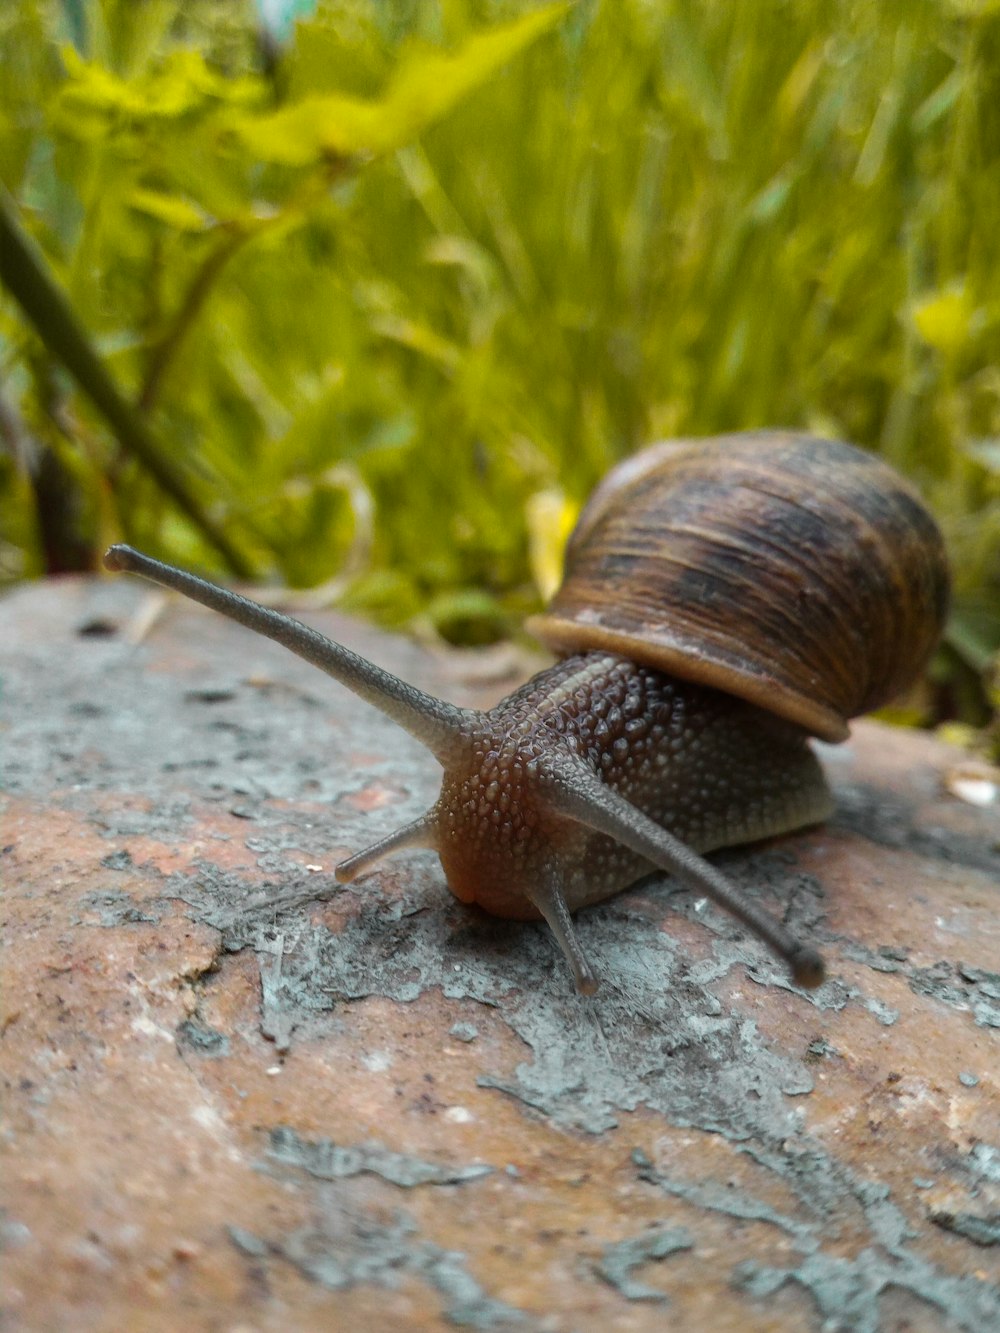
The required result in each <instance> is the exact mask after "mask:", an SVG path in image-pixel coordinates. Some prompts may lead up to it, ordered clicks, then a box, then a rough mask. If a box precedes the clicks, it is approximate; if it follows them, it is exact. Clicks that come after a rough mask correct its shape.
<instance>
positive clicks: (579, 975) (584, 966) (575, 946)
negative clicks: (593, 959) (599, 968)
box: [531, 861, 600, 995]
mask: <svg viewBox="0 0 1000 1333" xmlns="http://www.w3.org/2000/svg"><path fill="white" fill-rule="evenodd" d="M531 901H532V902H533V903H534V904H535V906H536V907H537V908H538V910H539V912H541V914H542V916H543V917H544V918H545V920H546V922H547V924H548V927H549V929H550V930H551V931H552V934H553V937H554V938H555V941H556V943H557V944H558V945H559V948H560V949H561V950H562V951H563V954H564V955H565V958H566V961H567V962H568V963H569V965H570V967H571V968H572V969H573V980H574V981H575V982H576V988H577V990H578V991H579V992H580V994H581V995H593V994H594V993H595V992H596V991H597V989H598V987H599V986H600V981H599V979H598V977H597V975H596V973H595V972H594V970H593V968H592V967H591V966H590V963H589V962H588V961H587V956H586V954H585V953H584V952H583V948H582V946H581V944H580V941H579V939H578V938H577V934H576V930H575V929H574V926H573V918H572V916H571V915H570V910H569V907H568V905H567V903H566V894H565V891H564V889H563V882H562V876H561V875H560V873H559V867H558V866H557V865H556V864H555V863H554V862H551V861H550V862H549V863H548V864H547V865H546V866H545V867H544V869H543V871H542V878H541V881H540V882H539V883H537V884H536V885H535V886H534V887H533V889H532V891H531Z"/></svg>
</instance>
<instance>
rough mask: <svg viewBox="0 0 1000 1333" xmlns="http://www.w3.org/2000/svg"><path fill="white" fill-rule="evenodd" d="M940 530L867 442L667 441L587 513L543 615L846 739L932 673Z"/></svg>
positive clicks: (944, 594) (539, 623) (943, 568)
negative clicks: (852, 728)
mask: <svg viewBox="0 0 1000 1333" xmlns="http://www.w3.org/2000/svg"><path fill="white" fill-rule="evenodd" d="M948 587H949V579H948V565H947V559H946V556H945V551H944V545H943V542H942V539H941V534H940V532H939V531H938V528H937V525H936V524H935V522H934V520H933V518H932V517H931V516H930V514H929V513H928V512H927V510H926V509H925V508H924V505H923V503H922V501H921V500H920V498H919V497H918V496H917V494H916V493H915V491H913V490H912V489H911V487H910V486H909V485H908V484H907V483H906V482H905V481H903V479H902V478H901V477H900V476H899V475H898V474H897V473H896V472H895V471H893V470H892V469H891V468H890V467H887V466H886V464H884V463H883V462H881V460H879V459H878V458H876V457H874V456H873V455H871V454H867V453H865V452H863V451H862V450H860V449H856V448H855V447H854V446H853V445H849V444H843V443H840V442H837V441H832V440H823V439H817V438H815V437H812V436H808V435H802V434H795V433H790V432H789V433H785V432H775V431H762V432H759V433H752V434H741V435H723V436H718V437H715V438H713V439H709V440H678V441H670V442H669V443H665V444H659V445H653V446H651V447H650V448H648V449H646V450H644V451H643V452H642V453H640V454H637V455H636V456H635V457H633V458H631V459H628V460H627V461H626V462H625V463H623V464H621V465H620V466H619V467H617V468H616V469H614V470H613V471H612V472H611V473H610V474H609V475H608V476H607V477H606V478H605V480H604V481H603V482H602V483H601V485H600V486H599V487H598V488H597V490H596V491H595V492H594V494H593V496H592V497H591V499H590V501H589V503H588V504H587V506H586V508H585V509H584V511H583V513H582V514H581V516H580V520H579V522H578V524H577V526H576V529H575V530H574V533H573V535H572V537H571V539H570V543H569V547H568V549H567V554H566V572H565V578H564V582H563V584H562V587H561V588H560V589H559V591H558V592H557V593H556V596H555V598H554V599H553V601H552V604H551V606H550V607H549V609H548V611H547V612H545V613H544V614H543V615H540V616H537V617H535V618H534V620H533V621H532V622H531V623H530V626H529V627H530V628H531V629H532V631H533V632H534V633H535V634H536V635H538V637H539V638H541V639H542V640H543V641H544V642H545V643H546V644H547V645H548V646H549V647H551V648H553V649H554V650H556V651H558V652H561V653H565V652H581V651H583V650H585V649H588V648H591V649H603V650H607V651H611V652H615V653H620V654H621V655H622V656H623V657H628V658H630V659H632V660H633V661H638V662H642V663H644V664H645V665H648V666H655V667H657V668H659V669H660V670H662V671H665V672H668V673H670V674H672V675H674V676H678V677H680V678H682V679H686V680H692V681H696V682H698V683H699V684H703V685H710V686H714V687H715V688H717V689H720V690H724V691H725V692H727V693H729V694H733V695H736V696H737V697H740V698H743V699H746V700H747V701H748V702H750V703H753V704H757V705H758V706H759V707H762V708H766V709H768V710H769V711H771V712H773V713H776V714H778V715H779V716H780V717H784V718H787V719H788V720H789V721H792V722H796V723H798V724H799V725H800V726H802V727H804V728H805V729H806V730H807V731H808V732H809V733H810V734H811V735H814V736H819V737H822V738H823V739H824V740H828V741H840V740H843V739H844V738H845V737H846V736H847V734H848V728H847V722H848V719H849V718H852V717H857V716H858V715H859V714H861V713H866V712H869V711H871V710H872V709H874V708H878V707H879V706H880V705H882V704H884V703H886V702H887V701H888V700H889V699H891V698H892V697H893V696H894V695H896V694H898V693H899V692H900V691H901V690H902V689H904V688H905V687H906V686H907V685H908V684H910V683H911V682H912V681H913V680H914V679H915V678H916V677H917V675H918V674H919V672H920V670H921V669H922V667H923V666H924V664H925V663H926V661H927V658H928V657H929V655H930V653H931V652H932V651H933V648H934V646H935V644H936V643H937V641H938V638H939V637H940V633H941V628H942V625H943V623H944V617H945V614H946V611H947V605H948Z"/></svg>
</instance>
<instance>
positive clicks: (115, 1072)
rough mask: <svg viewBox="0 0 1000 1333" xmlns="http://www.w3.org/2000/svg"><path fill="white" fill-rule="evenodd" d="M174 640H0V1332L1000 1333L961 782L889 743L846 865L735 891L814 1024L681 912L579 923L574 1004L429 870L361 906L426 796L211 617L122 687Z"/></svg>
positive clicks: (861, 760)
mask: <svg viewBox="0 0 1000 1333" xmlns="http://www.w3.org/2000/svg"><path fill="white" fill-rule="evenodd" d="M153 596H155V594H153ZM149 599H150V594H149V593H148V592H147V591H146V589H145V588H143V587H142V586H141V585H138V584H135V583H131V582H129V581H127V580H116V581H109V582H106V583H92V582H87V581H67V582H62V583H58V584H48V585H45V586H39V587H37V588H24V589H21V590H19V591H17V592H16V593H14V594H12V595H11V596H9V597H8V598H7V599H6V601H5V602H3V603H2V604H0V671H2V675H3V696H2V708H3V713H2V727H3V731H2V732H0V745H2V783H3V789H4V794H3V796H2V798H0V799H2V806H0V811H2V836H0V848H2V851H0V874H2V883H3V903H4V916H5V925H4V940H5V955H4V963H3V989H2V1000H0V1034H2V1044H0V1060H2V1072H3V1078H4V1082H5V1092H4V1098H3V1116H4V1118H3V1135H2V1139H0V1153H2V1158H3V1160H2V1162H0V1179H2V1186H0V1188H2V1193H3V1204H4V1213H3V1215H2V1223H0V1226H2V1233H3V1237H2V1238H3V1241H4V1243H5V1246H6V1250H5V1254H4V1260H3V1284H2V1295H0V1305H2V1309H3V1313H4V1315H5V1317H6V1320H7V1324H8V1326H10V1327H12V1328H17V1329H22V1328H23V1329H53V1328H70V1327H72V1328H74V1329H124V1328H142V1329H150V1330H159V1329H163V1330H173V1329H176V1328H177V1327H179V1326H181V1325H183V1326H185V1327H190V1328H194V1329H213V1330H214V1329H219V1330H228V1331H229V1333H236V1330H267V1329H282V1330H284V1329H289V1328H294V1329H313V1328H332V1327H337V1328H354V1327H365V1326H369V1327H372V1328H385V1327H404V1328H439V1327H447V1326H449V1324H460V1325H463V1326H473V1327H483V1328H491V1327H494V1328H504V1327H508V1326H513V1327H516V1326H523V1327H527V1328H533V1329H544V1330H553V1331H555V1333H560V1331H561V1330H570V1329H583V1328H600V1329H610V1330H616V1329H621V1330H626V1329H628V1330H645V1329H650V1330H652V1329H660V1328H663V1327H664V1326H665V1323H666V1321H667V1320H668V1319H669V1321H670V1322H669V1326H670V1327H671V1328H676V1329H681V1330H689V1329H690V1330H703V1329H708V1328H711V1329H713V1330H715V1329H723V1330H724V1329H728V1328H740V1329H744V1328H747V1327H751V1328H754V1329H775V1330H779V1329H782V1330H783V1329H799V1328H802V1327H813V1328H819V1327H821V1326H825V1327H827V1328H836V1329H851V1330H854V1329H857V1330H866V1329H870V1330H875V1329H903V1328H906V1329H912V1330H922V1329H927V1330H931V1329H935V1330H937V1329H942V1328H945V1329H950V1328H955V1329H969V1330H971V1329H976V1330H980V1329H985V1328H989V1327H991V1326H997V1325H998V1324H1000V1243H998V1241H1000V1235H998V1216H1000V1089H998V1068H1000V1062H998V1037H1000V976H998V975H997V974H998V973H1000V913H998V907H1000V813H998V811H997V809H996V808H995V807H993V808H986V809H981V808H976V807H974V806H971V805H966V804H964V803H962V802H961V801H959V800H957V799H956V798H955V797H954V796H953V795H951V794H950V793H949V792H948V790H947V786H946V783H945V780H944V779H945V775H946V773H947V771H948V768H949V766H950V765H951V764H952V763H953V762H954V755H953V753H952V752H950V751H948V750H947V749H946V748H945V747H943V746H940V745H938V744H936V743H935V742H934V741H932V740H929V739H926V738H921V737H915V736H912V735H903V734H900V733H896V732H892V731H889V730H887V729H886V728H883V727H879V726H877V725H876V724H873V723H862V724H859V725H858V726H857V727H856V729H855V733H854V737H853V739H852V741H851V742H850V743H849V744H848V746H846V747H840V748H838V749H835V750H827V751H824V757H825V759H826V760H827V762H828V766H829V769H830V772H831V775H832V777H833V780H834V783H835V786H836V789H837V792H838V797H839V812H838V814H837V816H836V818H835V819H834V820H833V821H831V823H830V824H828V825H827V826H825V827H824V828H822V829H818V830H815V831H813V832H810V833H808V834H802V835H799V836H796V837H790V838H785V839H782V840H780V841H775V842H773V843H770V844H767V845H765V846H759V847H756V848H752V849H747V850H740V851H734V852H729V853H726V854H725V855H723V856H720V857H719V861H720V863H721V864H724V865H725V867H726V870H727V872H728V873H729V874H731V875H732V876H733V877H734V878H736V879H738V880H739V882H740V883H741V884H742V885H743V886H744V887H745V888H746V889H747V890H748V891H750V892H754V893H759V894H760V897H761V899H762V900H763V901H764V902H765V903H767V904H768V905H769V906H770V907H771V908H772V910H775V911H777V912H779V913H784V914H785V916H786V917H787V919H788V920H790V921H791V922H792V923H793V925H794V926H795V928H796V929H797V930H799V931H801V932H802V933H803V934H805V935H806V936H807V937H809V938H810V939H811V940H813V941H815V942H817V943H818V944H819V945H820V947H821V948H822V949H823V951H824V953H825V955H826V957H827V960H828V964H829V968H830V977H831V979H830V980H829V981H828V982H827V984H826V985H825V986H824V987H823V988H822V989H821V990H820V991H818V992H816V993H815V994H812V995H810V994H807V993H804V992H801V991H798V990H796V989H794V988H792V987H790V986H789V985H788V983H787V981H786V979H785V977H784V974H783V972H782V970H781V968H780V967H779V966H778V965H777V964H775V963H773V962H772V960H771V959H770V958H769V957H768V956H767V955H766V953H765V952H764V951H763V950H762V949H761V948H760V947H758V945H757V944H756V943H755V942H754V941H753V940H749V939H747V938H746V937H745V935H744V933H743V932H742V930H741V929H740V928H739V927H738V926H737V925H736V924H735V923H733V922H731V921H730V920H729V919H728V918H726V917H725V916H724V915H723V914H722V913H720V912H717V911H716V910H715V909H714V908H705V907H703V906H700V905H698V904H696V903H695V902H693V901H692V899H691V896H690V895H688V894H686V893H682V892H680V891H674V890H672V889H671V888H670V887H669V886H668V885H667V884H666V883H665V882H662V881H660V882H650V883H647V884H645V885H642V886H640V887H639V888H637V889H634V890H633V891H631V892H630V893H628V894H625V895H622V896H621V897H619V898H617V899H615V900H613V901H612V902H610V903H607V904H605V905H603V906H601V907H599V908H596V909H593V910H591V911H589V912H587V913H585V914H583V915H582V916H581V918H580V921H579V925H580V930H581V933H582V935H583V937H584V940H585V943H586V946H587V948H588V950H589V951H590V952H592V953H593V955H594V957H595V961H596V962H598V963H599V964H600V966H601V969H602V973H603V975H604V977H605V979H606V984H605V986H604V987H603V989H602V991H601V992H600V993H599V995H598V996H597V997H596V998H595V999H593V1000H589V1001H588V1000H582V999H580V998H579V997H578V996H577V995H576V994H575V992H574V991H573V989H572V984H571V981H570V979H569V977H568V975H567V972H566V969H565V967H564V965H563V963H562V960H561V958H560V957H559V955H558V954H557V951H556V950H555V948H554V946H553V945H552V943H551V941H550V940H549V939H548V938H547V936H546V935H545V933H544V931H543V930H542V929H541V928H537V927H535V926H525V925H520V924H516V923H507V922H495V921H491V920H489V919H488V918H485V917H483V916H480V915H478V914H475V913H471V912H469V911H468V910H467V909H465V908H463V907H462V906H461V905H460V904H458V903H456V902H455V901H454V900H452V899H451V897H450V896H449V895H448V894H447V892H446V890H445V888H444V886H443V882H442V879H441V874H440V868H439V866H438V864H437V861H436V859H435V858H434V857H432V856H430V855H429V854H420V855H401V856H400V857H398V858H397V859H396V860H394V861H392V862H389V863H387V864H386V866H385V867H384V869H383V870H381V871H380V873H379V874H377V875H373V876H371V877H370V878H368V879H366V880H364V881H363V882H359V883H358V884H356V885H354V886H352V887H351V888H350V889H338V888H337V887H336V885H335V884H334V881H333V877H332V873H331V871H332V867H333V865H334V864H335V863H336V861H337V860H338V859H339V857H341V856H342V855H343V854H344V853H345V852H346V851H348V850H353V849H356V848H357V847H358V846H361V845H364V843H366V842H368V841H370V840H371V839H372V838H373V837H375V836H377V835H379V834H381V833H382V832H384V831H386V830H388V829H389V828H391V827H393V826H394V825H396V824H398V823H399V822H401V821H402V820H403V819H405V818H408V817H410V816H411V815H412V814H415V813H416V812H417V811H418V810H419V809H420V808H421V807H422V806H423V805H425V804H427V803H428V802H429V801H430V800H431V799H432V798H433V794H434V789H435V785H436V771H437V770H436V765H435V764H434V763H433V761H431V760H430V759H429V758H427V757H426V756H425V755H424V754H423V753H422V752H421V751H420V749H419V747H417V746H415V745H414V744H413V743H411V742H410V741H409V740H408V739H407V738H406V737H405V736H402V735H400V734H399V733H397V732H396V731H395V729H393V728H392V726H391V724H389V723H386V722H383V721H382V720H381V719H380V718H378V717H376V716H374V715H373V714H371V713H370V712H369V711H368V710H367V709H364V708H363V707H362V706H360V705H358V704H356V703H354V702H353V701H350V700H349V699H348V697H347V696H346V695H344V694H343V692H342V691H341V690H339V688H337V687H336V686H334V685H333V684H332V683H331V682H327V681H326V680H324V678H323V677H322V676H320V675H318V674H317V673H315V672H313V671H310V669H309V668H308V667H306V666H305V665H303V664H302V663H299V662H297V661H295V660H293V659H291V658H289V657H287V655H285V654H283V653H282V652H281V650H280V649H278V648H276V647H275V646H274V645H271V644H269V643H265V642H263V641H257V640H254V639H252V638H250V637H249V636H247V635H245V634H244V633H242V632H241V631H239V630H237V629H235V628H233V627H232V626H230V625H228V624H226V623H224V622H222V621H220V620H218V619H216V618H214V617H212V616H210V615H208V614H205V613H202V612H200V611H198V610H195V609H192V608H189V607H186V606H181V605H178V604H175V603H172V602H170V603H166V604H165V607H164V609H163V610H162V613H161V614H160V615H159V617H158V618H157V619H156V621H155V624H153V626H152V628H151V630H150V631H149V632H148V634H146V635H145V636H144V637H141V641H140V642H139V643H138V644H131V643H130V642H129V627H130V626H132V627H134V628H136V629H141V626H142V623H143V621H144V619H145V616H146V611H147V609H148V608H149V607H150V606H151V605H154V604H153V603H151V602H150V600H149ZM315 619H316V623H318V624H319V625H320V626H321V627H322V628H324V629H326V630H327V632H333V633H335V634H337V635H338V636H340V637H342V638H343V639H344V640H345V641H347V642H349V643H350V644H351V646H353V647H356V648H359V649H360V650H361V651H363V652H366V653H368V654H369V655H371V656H373V657H375V658H376V659H377V660H379V661H380V662H382V663H384V664H385V665H388V666H389V667H391V668H392V669H395V670H397V671H399V672H400V673H401V674H403V675H406V676H407V677H408V678H410V679H413V680H414V681H416V683H418V684H420V685H422V686H424V687H425V688H430V689H436V690H438V691H440V692H444V693H447V694H449V695H450V696H451V697H454V698H458V699H460V701H462V702H482V701H483V700H484V699H485V698H486V696H487V695H495V694H496V693H497V691H498V688H499V687H498V683H497V682H495V681H491V682H489V684H488V685H485V684H484V683H483V682H482V680H477V678H476V675H475V672H474V671H470V672H469V673H468V676H467V677H466V681H467V683H463V679H462V677H461V671H462V669H463V667H464V665H465V664H466V663H467V661H468V659H465V658H461V659H458V661H459V664H460V665H459V666H458V667H456V665H455V663H454V662H452V661H451V660H450V659H445V660H444V661H441V660H439V659H436V658H434V657H431V656H429V655H426V654H423V653H421V652H419V651H418V650H417V649H416V648H414V647H413V646H412V645H410V644H408V643H404V642H402V641H399V640H393V639H389V638H386V637H384V636H381V635H378V634H377V633H376V632H375V631H373V630H370V629H368V628H365V627H363V626H359V625H357V624H354V623H352V622H348V621H345V620H343V619H341V618H338V617H335V616H332V615H330V616H319V617H316V618H315ZM81 630H85V631H86V632H81ZM133 637H136V636H135V635H133ZM470 1038H471V1039H470ZM481 1167H490V1168H492V1170H491V1171H490V1172H489V1173H485V1172H483V1171H479V1170H477V1169H476V1168H481ZM658 1298H659V1299H658ZM664 1299H667V1300H669V1302H670V1304H669V1307H665V1306H664V1304H663V1300H664ZM665 1308H666V1310H667V1313H666V1314H665V1313H664V1311H665ZM824 1321H826V1322H825V1324H824Z"/></svg>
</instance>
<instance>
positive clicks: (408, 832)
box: [333, 810, 437, 884]
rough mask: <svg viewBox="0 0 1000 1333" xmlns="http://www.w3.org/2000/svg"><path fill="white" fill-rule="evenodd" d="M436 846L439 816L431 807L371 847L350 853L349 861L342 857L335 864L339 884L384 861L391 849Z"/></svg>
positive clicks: (334, 871) (392, 850)
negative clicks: (341, 859)
mask: <svg viewBox="0 0 1000 1333" xmlns="http://www.w3.org/2000/svg"><path fill="white" fill-rule="evenodd" d="M436 846H437V820H436V819H435V817H434V811H433V810H428V811H426V812H425V813H424V814H422V815H421V816H420V818H419V819H414V820H413V821H412V823H410V824H404V825H403V827H402V828H398V829H396V831H395V832H394V833H389V834H387V835H386V836H385V837H384V838H380V839H379V840H378V842H373V843H372V844H371V846H370V847H365V848H363V849H362V850H361V851H360V852H355V853H354V855H353V856H349V857H348V858H347V860H346V861H341V862H340V864H339V865H337V866H334V868H333V873H334V875H335V877H336V880H337V883H338V884H350V883H351V881H352V880H355V879H357V877H358V876H359V875H363V874H364V873H365V872H366V871H367V870H370V869H371V867H372V866H373V865H374V864H375V863H376V862H377V861H381V860H382V858H383V857H385V856H388V855H390V853H392V852H398V851H400V850H402V849H403V848H404V847H436Z"/></svg>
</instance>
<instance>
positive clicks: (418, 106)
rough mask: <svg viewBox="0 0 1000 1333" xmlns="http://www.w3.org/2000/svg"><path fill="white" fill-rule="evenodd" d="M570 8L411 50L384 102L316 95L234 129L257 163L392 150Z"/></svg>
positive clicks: (237, 121)
mask: <svg viewBox="0 0 1000 1333" xmlns="http://www.w3.org/2000/svg"><path fill="white" fill-rule="evenodd" d="M566 9H567V6H566V5H564V4H557V5H549V6H547V7H546V8H545V9H540V10H536V11H535V12H534V13H532V14H526V15H525V16H524V17H523V18H519V19H516V20H515V21H514V22H513V23H507V24H503V25H501V26H498V27H495V28H491V29H489V30H488V31H487V32H481V33H477V34H476V35H475V36H474V37H471V38H469V40H468V41H467V42H465V43H464V44H463V45H462V46H461V47H459V48H458V49H457V50H456V51H452V52H446V51H438V50H429V49H428V48H426V47H411V48H410V50H409V52H408V54H407V55H406V56H405V57H404V59H403V61H402V63H401V64H400V66H399V68H398V69H397V71H396V73H395V75H394V77H393V79H392V80H391V82H390V85H389V88H388V90H387V92H386V93H385V95H384V96H383V97H382V98H379V99H374V100H369V99H366V98H360V97H350V96H346V95H342V94H336V93H334V94H314V95H312V96H309V97H303V98H302V99H301V100H300V101H298V102H295V103H293V104H292V105H290V106H287V107H283V108H282V110H280V111H276V112H274V113H273V114H270V115H260V116H253V115H239V116H236V117H234V118H233V120H232V122H231V126H232V128H233V129H234V130H235V132H236V133H237V134H238V135H239V137H240V139H241V140H242V141H243V143H244V144H245V145H246V146H247V147H248V148H249V149H250V150H251V151H252V152H253V153H254V154H255V155H256V156H257V157H259V158H261V159H263V160H264V161H267V162H274V163H279V164H281V165H284V166H299V167H302V166H308V165H310V164H312V163H317V162H320V161H322V160H323V159H325V158H330V157H341V158H343V157H355V156H359V155H376V154H380V153H388V152H391V151H393V150H394V149H396V148H399V147H401V146H402V145H403V144H405V143H407V142H408V141H409V140H410V139H413V138H415V137H416V136H417V135H418V134H420V133H421V132H422V131H423V130H425V129H426V128H427V127H428V126H429V125H431V124H432V123H433V122H434V121H436V120H439V119H440V118H441V117H442V116H444V115H446V114H447V113H448V112H449V111H450V110H451V109H452V107H454V106H455V105H456V104H457V103H458V102H459V101H460V100H461V99H462V98H463V97H465V96H466V95H467V94H468V93H470V92H472V91H473V90H474V89H476V88H478V87H479V86H480V85H481V84H483V83H485V82H486V80H487V79H489V78H490V77H491V75H493V74H494V73H496V71H497V70H498V69H500V68H501V66H503V65H505V64H506V63H507V62H508V61H509V60H511V59H512V58H513V57H514V56H515V55H517V54H518V52H519V51H522V50H523V49H524V48H525V47H526V46H528V45H529V44H530V43H531V42H533V41H534V40H535V39H536V38H538V37H540V36H541V35H542V33H544V32H547V31H548V30H549V29H550V28H552V27H553V26H554V25H555V24H556V23H557V22H558V21H559V19H561V18H562V16H563V15H564V14H565V13H566Z"/></svg>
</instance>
